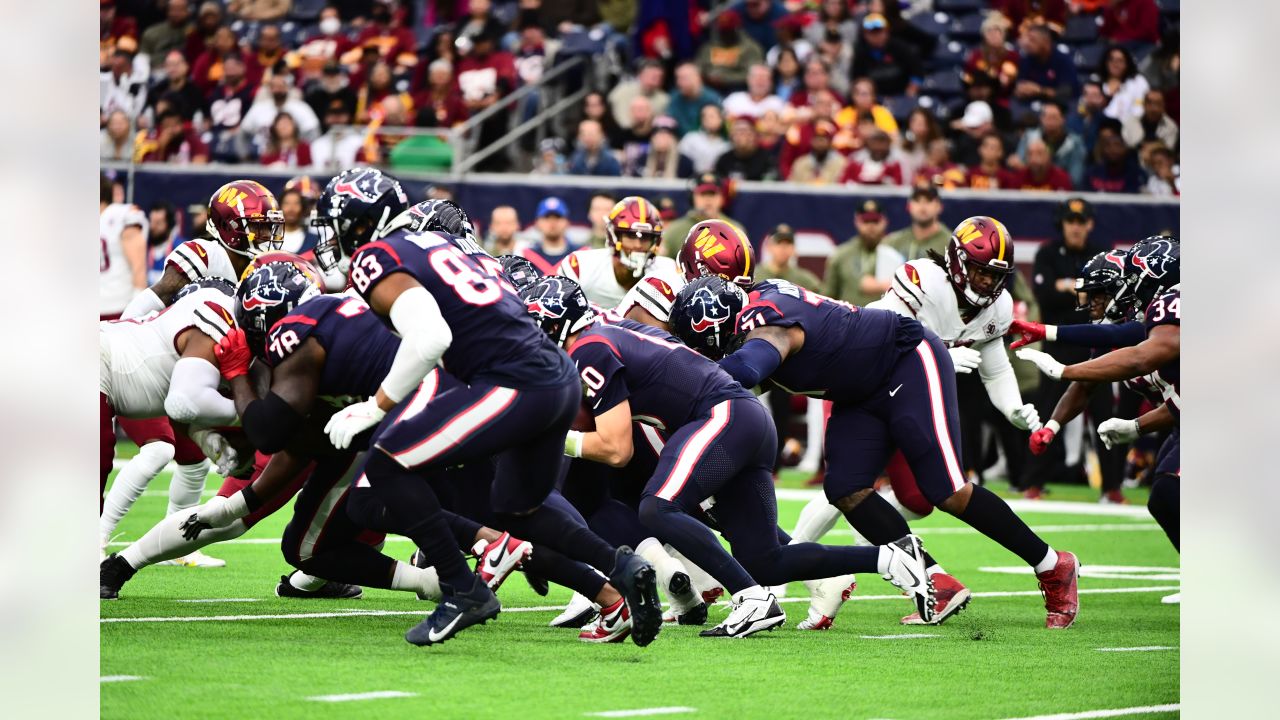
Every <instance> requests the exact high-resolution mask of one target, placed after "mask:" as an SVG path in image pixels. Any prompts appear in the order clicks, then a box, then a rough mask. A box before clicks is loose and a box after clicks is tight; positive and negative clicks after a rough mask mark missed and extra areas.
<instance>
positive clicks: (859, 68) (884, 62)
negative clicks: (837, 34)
mask: <svg viewBox="0 0 1280 720" xmlns="http://www.w3.org/2000/svg"><path fill="white" fill-rule="evenodd" d="M850 75H852V76H853V77H855V78H862V77H869V78H871V81H872V82H874V83H875V85H876V92H877V93H879V94H880V95H911V96H913V97H914V96H915V95H916V94H917V93H918V92H919V91H920V82H921V78H922V77H923V76H924V70H923V68H922V66H921V65H920V58H919V57H918V56H917V55H916V51H915V49H914V48H912V47H911V46H910V45H908V44H907V43H905V42H904V41H902V40H899V39H898V38H895V37H892V36H890V34H889V22H888V20H886V19H885V16H884V15H881V14H880V13H870V14H868V15H867V16H866V17H865V18H863V19H862V40H861V42H859V43H858V48H857V50H855V51H854V53H853V65H852V69H851V70H850Z"/></svg>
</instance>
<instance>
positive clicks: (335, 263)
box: [311, 167, 409, 275]
mask: <svg viewBox="0 0 1280 720" xmlns="http://www.w3.org/2000/svg"><path fill="white" fill-rule="evenodd" d="M407 209H409V196H407V195H405V192H404V188H402V187H400V182H399V181H398V180H396V179H395V178H393V177H391V176H390V175H386V174H384V173H383V172H382V171H381V170H378V169H376V168H370V167H357V168H351V169H350V170H344V171H343V172H342V173H341V174H339V175H338V176H337V177H335V178H333V179H332V180H330V181H329V184H328V185H325V187H324V192H322V193H320V199H319V200H318V201H316V209H315V211H314V213H313V214H312V216H311V225H312V226H313V227H314V228H315V230H316V234H317V235H318V236H319V237H320V241H319V242H317V243H316V262H317V263H318V264H319V265H320V269H321V270H324V271H325V272H333V271H335V270H336V271H338V272H341V273H342V274H343V275H345V274H346V273H347V270H348V266H349V265H350V261H351V256H352V255H354V254H355V252H356V250H357V249H358V248H359V247H360V246H361V245H364V244H365V243H367V242H369V241H370V240H373V239H374V238H375V237H378V236H379V235H380V234H381V233H382V231H383V229H384V228H386V227H387V226H388V225H390V224H391V221H392V220H394V219H395V218H396V217H397V216H399V215H400V213H402V212H404V211H405V210H407Z"/></svg>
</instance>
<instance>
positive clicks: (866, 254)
mask: <svg viewBox="0 0 1280 720" xmlns="http://www.w3.org/2000/svg"><path fill="white" fill-rule="evenodd" d="M853 224H854V227H855V228H857V231H858V233H857V234H856V235H854V236H853V237H851V238H849V239H848V240H846V241H845V242H844V243H843V244H842V245H840V246H838V247H837V248H836V250H835V252H834V253H832V254H831V257H830V259H828V260H827V286H826V293H825V294H826V295H828V296H830V297H832V298H835V299H836V300H843V301H845V302H847V303H852V304H854V305H858V306H863V305H866V304H868V303H871V302H874V301H876V300H879V299H880V297H881V296H882V295H884V293H885V291H886V290H888V289H889V283H890V281H891V280H892V279H893V271H895V270H897V269H898V267H899V266H900V265H902V263H903V262H904V259H903V257H902V253H900V252H898V251H897V250H894V249H893V248H891V247H889V246H888V245H886V244H884V243H883V242H882V240H884V231H885V228H886V227H888V220H887V219H886V218H885V215H884V210H883V209H882V208H881V207H880V203H879V202H877V201H876V200H872V199H867V200H863V201H862V202H861V203H859V204H858V210H857V213H856V214H855V215H854V216H853Z"/></svg>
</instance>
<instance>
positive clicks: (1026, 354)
mask: <svg viewBox="0 0 1280 720" xmlns="http://www.w3.org/2000/svg"><path fill="white" fill-rule="evenodd" d="M1014 355H1017V356H1018V358H1019V359H1021V360H1026V361H1027V362H1032V363H1035V364H1036V367H1038V368H1040V372H1042V373H1044V374H1045V375H1048V376H1049V377H1051V378H1053V379H1054V380H1061V379H1062V369H1063V368H1064V367H1066V366H1065V365H1063V364H1062V363H1060V362H1058V361H1057V360H1054V359H1053V356H1052V355H1050V354H1049V353H1045V352H1040V351H1039V350H1032V349H1031V348H1021V349H1019V350H1018V351H1017V352H1015V353H1014Z"/></svg>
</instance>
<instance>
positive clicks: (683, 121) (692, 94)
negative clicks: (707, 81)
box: [667, 62, 721, 136]
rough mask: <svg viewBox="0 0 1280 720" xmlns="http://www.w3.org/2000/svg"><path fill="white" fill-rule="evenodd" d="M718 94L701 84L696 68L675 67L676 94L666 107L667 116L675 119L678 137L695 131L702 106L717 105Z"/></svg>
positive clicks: (691, 65)
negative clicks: (678, 131)
mask: <svg viewBox="0 0 1280 720" xmlns="http://www.w3.org/2000/svg"><path fill="white" fill-rule="evenodd" d="M720 101H721V97H720V93H718V92H716V91H715V90H712V89H710V88H708V87H704V86H703V84H702V75H701V74H700V73H699V72H698V66H697V65H695V64H693V63H691V62H685V63H681V64H680V65H678V66H676V92H675V94H673V95H672V96H671V102H670V103H669V104H668V105H667V114H668V115H670V116H671V117H673V118H675V120H676V123H677V125H678V127H679V128H680V135H681V136H683V135H684V134H685V133H687V132H691V131H693V130H696V129H697V128H698V127H699V125H700V116H701V113H702V107H703V106H704V105H717V106H718V105H719V104H720Z"/></svg>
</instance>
